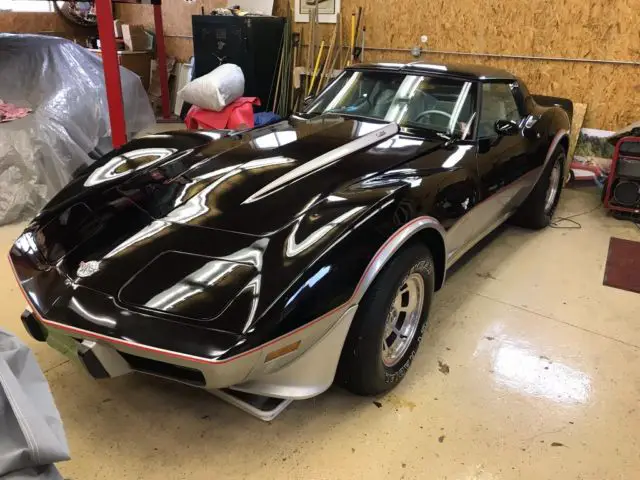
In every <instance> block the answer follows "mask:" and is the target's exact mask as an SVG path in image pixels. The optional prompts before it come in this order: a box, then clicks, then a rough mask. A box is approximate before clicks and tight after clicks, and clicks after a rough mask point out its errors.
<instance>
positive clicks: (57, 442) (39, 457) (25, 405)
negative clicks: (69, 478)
mask: <svg viewBox="0 0 640 480" xmlns="http://www.w3.org/2000/svg"><path fill="white" fill-rule="evenodd" d="M68 459H69V447H68V446H67V440H66V438H65V435H64V430H63V428H62V422H61V420H60V415H59V414H58V410H57V409H56V406H55V404H54V403H53V398H52V397H51V392H50V391H49V386H48V384H47V381H46V380H45V378H44V376H43V375H42V372H41V371H40V368H39V367H38V364H37V363H36V360H35V358H34V356H33V354H32V353H31V351H30V350H29V349H28V348H27V347H26V346H25V345H24V344H23V343H22V342H20V341H19V340H18V339H17V338H15V337H14V336H12V335H10V334H9V333H7V332H5V331H3V330H2V329H0V479H2V480H9V479H10V480H18V479H29V478H34V479H35V478H38V479H46V480H54V479H55V480H58V479H61V478H62V477H61V476H60V474H59V473H58V471H57V469H56V468H55V467H54V466H53V463H55V462H60V461H63V460H68Z"/></svg>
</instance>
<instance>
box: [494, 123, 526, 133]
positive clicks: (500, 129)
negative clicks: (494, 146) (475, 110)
mask: <svg viewBox="0 0 640 480" xmlns="http://www.w3.org/2000/svg"><path fill="white" fill-rule="evenodd" d="M495 130H496V132H497V133H498V135H503V136H508V135H515V134H517V133H518V132H519V131H520V129H519V128H518V124H517V123H516V122H514V121H513V120H498V121H497V122H496V123H495Z"/></svg>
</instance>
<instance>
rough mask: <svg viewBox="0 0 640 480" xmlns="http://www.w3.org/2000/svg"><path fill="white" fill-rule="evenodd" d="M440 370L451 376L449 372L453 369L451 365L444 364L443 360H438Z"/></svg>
mask: <svg viewBox="0 0 640 480" xmlns="http://www.w3.org/2000/svg"><path fill="white" fill-rule="evenodd" d="M438 370H440V373H444V374H445V375H449V371H450V370H451V369H450V368H449V365H447V364H446V363H444V362H443V361H442V360H438Z"/></svg>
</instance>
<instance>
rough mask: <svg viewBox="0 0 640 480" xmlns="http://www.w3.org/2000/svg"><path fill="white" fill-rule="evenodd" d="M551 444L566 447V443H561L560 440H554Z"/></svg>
mask: <svg viewBox="0 0 640 480" xmlns="http://www.w3.org/2000/svg"><path fill="white" fill-rule="evenodd" d="M551 446H552V447H566V445H565V444H564V443H560V442H552V443H551Z"/></svg>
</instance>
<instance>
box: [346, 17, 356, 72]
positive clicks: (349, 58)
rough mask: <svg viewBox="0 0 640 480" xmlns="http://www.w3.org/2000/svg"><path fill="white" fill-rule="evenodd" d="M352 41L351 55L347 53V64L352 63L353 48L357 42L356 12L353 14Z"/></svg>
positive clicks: (350, 46)
mask: <svg viewBox="0 0 640 480" xmlns="http://www.w3.org/2000/svg"><path fill="white" fill-rule="evenodd" d="M350 40H351V43H350V44H349V55H347V66H349V65H351V57H352V56H353V48H354V46H355V43H356V14H355V13H352V14H351V37H350Z"/></svg>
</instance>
